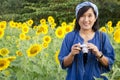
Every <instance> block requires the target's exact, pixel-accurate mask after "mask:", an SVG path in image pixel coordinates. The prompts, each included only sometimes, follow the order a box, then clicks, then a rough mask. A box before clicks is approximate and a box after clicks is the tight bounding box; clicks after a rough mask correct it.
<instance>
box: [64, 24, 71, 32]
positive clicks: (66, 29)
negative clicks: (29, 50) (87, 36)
mask: <svg viewBox="0 0 120 80" xmlns="http://www.w3.org/2000/svg"><path fill="white" fill-rule="evenodd" d="M70 31H72V27H71V26H70V25H67V26H66V27H65V32H66V33H68V32H70Z"/></svg>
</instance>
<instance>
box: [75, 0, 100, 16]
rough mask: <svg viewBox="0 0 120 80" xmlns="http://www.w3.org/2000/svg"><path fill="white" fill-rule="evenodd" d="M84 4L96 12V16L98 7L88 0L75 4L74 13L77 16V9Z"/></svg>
mask: <svg viewBox="0 0 120 80" xmlns="http://www.w3.org/2000/svg"><path fill="white" fill-rule="evenodd" d="M84 6H91V7H92V8H93V9H94V11H95V13H96V18H98V8H97V6H96V5H95V4H93V3H91V2H89V1H86V2H82V3H80V4H78V5H77V6H76V13H75V14H76V17H77V14H78V11H79V10H80V9H81V8H82V7H84Z"/></svg>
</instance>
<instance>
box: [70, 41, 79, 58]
mask: <svg viewBox="0 0 120 80" xmlns="http://www.w3.org/2000/svg"><path fill="white" fill-rule="evenodd" d="M80 45H81V44H80V43H78V44H74V45H73V46H72V48H71V52H70V54H71V55H72V56H75V55H76V54H79V52H80V51H81V48H80Z"/></svg>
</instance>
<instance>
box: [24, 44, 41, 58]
mask: <svg viewBox="0 0 120 80" xmlns="http://www.w3.org/2000/svg"><path fill="white" fill-rule="evenodd" d="M40 51H41V45H39V44H34V45H31V46H30V48H29V49H28V50H27V51H26V52H27V55H28V57H34V56H36V55H37V54H38V53H39V52H40Z"/></svg>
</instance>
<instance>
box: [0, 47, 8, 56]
mask: <svg viewBox="0 0 120 80" xmlns="http://www.w3.org/2000/svg"><path fill="white" fill-rule="evenodd" d="M8 54H9V50H8V49H7V48H2V49H0V55H1V56H6V55H8Z"/></svg>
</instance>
